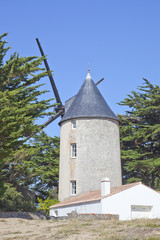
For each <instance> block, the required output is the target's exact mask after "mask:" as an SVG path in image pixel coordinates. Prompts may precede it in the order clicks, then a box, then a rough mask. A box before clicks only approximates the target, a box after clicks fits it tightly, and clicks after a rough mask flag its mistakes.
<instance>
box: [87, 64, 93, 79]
mask: <svg viewBox="0 0 160 240" xmlns="http://www.w3.org/2000/svg"><path fill="white" fill-rule="evenodd" d="M86 79H92V78H91V74H90V69H89V64H88V73H87V76H86Z"/></svg>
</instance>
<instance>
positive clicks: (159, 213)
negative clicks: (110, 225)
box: [50, 179, 160, 220]
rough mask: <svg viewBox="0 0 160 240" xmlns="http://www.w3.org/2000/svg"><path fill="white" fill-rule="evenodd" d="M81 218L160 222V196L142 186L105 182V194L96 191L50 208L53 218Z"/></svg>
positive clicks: (102, 185)
mask: <svg viewBox="0 0 160 240" xmlns="http://www.w3.org/2000/svg"><path fill="white" fill-rule="evenodd" d="M72 211H76V212H77V213H78V214H84V213H86V214H118V215H119V219H120V220H131V219H135V218H160V194H159V193H158V192H156V191H155V190H153V189H151V188H149V187H147V186H145V185H143V184H142V183H140V182H138V183H131V184H126V185H121V186H119V187H111V188H110V182H109V180H108V179H102V181H101V191H100V190H97V191H92V192H89V193H85V194H82V195H79V196H75V197H72V198H69V199H67V200H64V201H62V202H60V203H58V204H55V205H53V206H51V207H50V216H55V217H62V216H67V215H68V213H71V212H72Z"/></svg>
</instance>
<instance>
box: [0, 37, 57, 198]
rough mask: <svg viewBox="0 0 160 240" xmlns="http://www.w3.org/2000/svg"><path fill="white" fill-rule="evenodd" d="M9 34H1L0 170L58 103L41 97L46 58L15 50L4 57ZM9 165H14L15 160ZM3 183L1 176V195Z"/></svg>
mask: <svg viewBox="0 0 160 240" xmlns="http://www.w3.org/2000/svg"><path fill="white" fill-rule="evenodd" d="M6 35H7V34H3V35H2V36H0V120H1V127H0V171H1V170H2V166H3V164H5V165H6V163H7V162H8V161H11V159H12V156H13V158H14V156H15V154H16V152H17V150H18V148H21V147H20V146H22V144H23V143H24V141H25V138H26V137H27V136H31V135H32V134H33V133H35V132H37V131H39V130H40V128H41V125H38V124H37V123H36V121H37V119H39V118H43V117H44V116H52V115H54V113H53V110H52V111H49V110H50V109H53V106H54V105H55V104H52V105H51V99H49V100H39V96H40V95H42V94H44V93H45V92H46V91H42V90H40V86H42V85H41V84H38V82H39V80H40V79H41V78H42V77H45V76H47V75H48V73H47V72H46V71H44V69H43V68H41V67H40V64H41V63H42V61H43V58H39V57H20V56H19V54H17V53H14V54H13V55H11V56H10V57H9V59H8V60H7V61H5V59H6V54H7V52H8V50H9V47H6V42H5V41H4V40H3V38H4V37H6ZM18 152H19V151H18ZM17 154H18V153H17ZM9 165H12V166H14V161H13V162H12V163H9ZM0 176H1V174H0ZM13 177H14V176H13ZM22 178H23V176H22ZM3 183H4V181H3V178H2V177H0V195H2V194H3V192H4V190H5V188H4V187H3Z"/></svg>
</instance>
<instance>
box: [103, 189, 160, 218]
mask: <svg viewBox="0 0 160 240" xmlns="http://www.w3.org/2000/svg"><path fill="white" fill-rule="evenodd" d="M132 205H137V206H153V207H152V210H151V218H160V194H159V193H157V192H156V191H154V190H152V189H150V188H148V187H146V186H144V185H142V184H139V185H137V186H134V187H132V188H130V189H127V190H124V191H122V192H120V193H117V194H115V195H113V196H110V197H108V198H104V199H102V213H104V214H106V213H109V214H119V219H120V220H131V216H132V214H131V206H132Z"/></svg>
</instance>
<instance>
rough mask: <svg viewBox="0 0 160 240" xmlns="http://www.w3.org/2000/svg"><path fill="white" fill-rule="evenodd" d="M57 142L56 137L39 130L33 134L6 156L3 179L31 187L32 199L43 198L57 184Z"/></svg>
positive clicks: (16, 184) (58, 142)
mask: <svg viewBox="0 0 160 240" xmlns="http://www.w3.org/2000/svg"><path fill="white" fill-rule="evenodd" d="M59 144H60V140H59V137H54V138H52V137H49V136H47V134H46V133H44V132H43V131H41V132H40V133H39V134H36V135H35V136H34V137H33V139H32V140H31V141H30V143H28V144H23V145H22V146H21V147H19V149H18V150H17V151H16V152H15V154H14V155H13V154H12V155H11V157H8V158H7V159H6V161H5V164H4V166H3V171H2V174H3V177H4V180H5V182H6V183H10V184H12V185H13V186H14V187H16V188H17V189H18V188H19V185H20V186H23V187H25V188H28V189H30V190H32V191H33V192H34V193H35V196H36V198H37V197H40V198H42V199H45V198H47V197H48V196H49V194H50V191H51V190H52V189H57V186H58V176H59ZM54 198H56V196H54Z"/></svg>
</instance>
